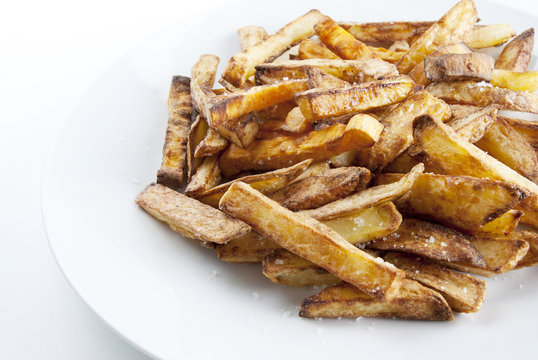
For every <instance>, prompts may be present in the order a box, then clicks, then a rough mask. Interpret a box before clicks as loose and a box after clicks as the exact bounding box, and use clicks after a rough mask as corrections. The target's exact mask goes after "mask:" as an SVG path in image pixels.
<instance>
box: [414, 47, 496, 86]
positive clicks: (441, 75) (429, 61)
mask: <svg viewBox="0 0 538 360" xmlns="http://www.w3.org/2000/svg"><path fill="white" fill-rule="evenodd" d="M494 62H495V60H493V58H492V57H491V56H489V55H486V54H480V53H470V54H444V55H439V56H434V57H429V56H427V57H426V58H425V59H424V75H425V76H426V78H427V79H428V80H430V81H453V80H477V81H480V80H485V81H491V78H492V75H493V64H494Z"/></svg>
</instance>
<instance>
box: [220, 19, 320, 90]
mask: <svg viewBox="0 0 538 360" xmlns="http://www.w3.org/2000/svg"><path fill="white" fill-rule="evenodd" d="M322 18H323V14H321V13H320V12H319V11H318V10H310V11H309V12H307V13H306V14H304V15H303V16H301V17H299V18H297V19H295V20H294V21H292V22H291V23H289V24H287V25H286V26H284V27H283V28H281V29H280V30H278V31H277V32H276V33H275V34H273V35H270V36H268V37H267V38H266V39H265V40H263V41H260V42H258V43H257V44H255V45H253V46H251V47H249V48H248V49H246V50H244V51H243V52H241V53H239V54H236V55H234V56H233V57H232V58H231V59H230V61H229V62H228V65H226V68H225V69H224V73H223V74H222V79H223V80H225V81H226V82H229V83H230V84H232V85H233V86H236V87H240V86H241V85H243V84H244V83H245V82H246V81H247V80H248V78H249V77H250V76H252V75H254V72H255V67H256V65H259V64H262V63H264V62H270V61H271V60H273V59H275V58H277V57H278V56H279V55H281V54H282V53H283V52H284V51H286V50H288V49H289V48H290V47H292V46H293V45H295V44H297V43H299V42H300V41H301V40H303V39H306V38H309V37H311V36H312V35H314V25H315V24H316V23H317V22H318V21H319V20H320V19H322Z"/></svg>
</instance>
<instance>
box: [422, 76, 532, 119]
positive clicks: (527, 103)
mask: <svg viewBox="0 0 538 360" xmlns="http://www.w3.org/2000/svg"><path fill="white" fill-rule="evenodd" d="M426 90H427V91H429V92H430V93H431V94H432V95H433V96H435V97H438V98H440V99H443V100H445V101H447V102H449V103H458V104H467V105H475V106H488V105H498V106H499V107H501V108H503V109H505V110H515V111H523V112H531V113H535V114H538V95H536V94H531V93H528V92H522V91H514V90H509V89H504V88H500V87H496V86H492V85H491V84H488V83H482V82H480V83H476V82H474V81H453V82H440V83H434V84H431V85H429V86H428V87H427V88H426Z"/></svg>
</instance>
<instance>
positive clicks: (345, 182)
mask: <svg viewBox="0 0 538 360" xmlns="http://www.w3.org/2000/svg"><path fill="white" fill-rule="evenodd" d="M369 181H370V171H369V170H368V169H365V168H361V167H345V168H337V169H330V170H327V171H325V172H323V173H321V174H319V175H315V176H312V177H309V178H306V179H303V180H301V181H298V182H295V183H293V184H291V185H288V186H286V187H285V188H283V189H280V190H279V191H277V192H275V193H273V194H271V195H270V196H269V197H270V198H271V199H273V200H275V201H276V202H278V203H279V204H280V205H282V206H284V207H285V208H288V209H290V210H293V211H298V210H306V209H312V208H317V207H320V206H323V205H325V204H327V203H329V202H332V201H335V200H338V199H340V198H343V197H346V196H348V195H350V194H352V193H354V192H356V191H360V190H363V189H365V188H366V186H367V185H368V182H369Z"/></svg>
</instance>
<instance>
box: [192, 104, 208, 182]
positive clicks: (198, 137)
mask: <svg viewBox="0 0 538 360" xmlns="http://www.w3.org/2000/svg"><path fill="white" fill-rule="evenodd" d="M208 129H209V126H208V125H207V122H206V121H205V119H204V118H203V117H201V116H200V115H198V116H196V119H195V120H194V122H193V123H192V124H191V128H190V129H189V134H188V137H187V183H188V182H190V181H191V179H192V176H193V175H194V173H195V172H196V170H198V168H199V167H200V165H201V164H202V162H203V158H195V157H194V153H195V151H196V148H197V147H198V145H199V144H200V143H201V142H202V140H203V139H204V138H205V136H206V134H207V131H208Z"/></svg>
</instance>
